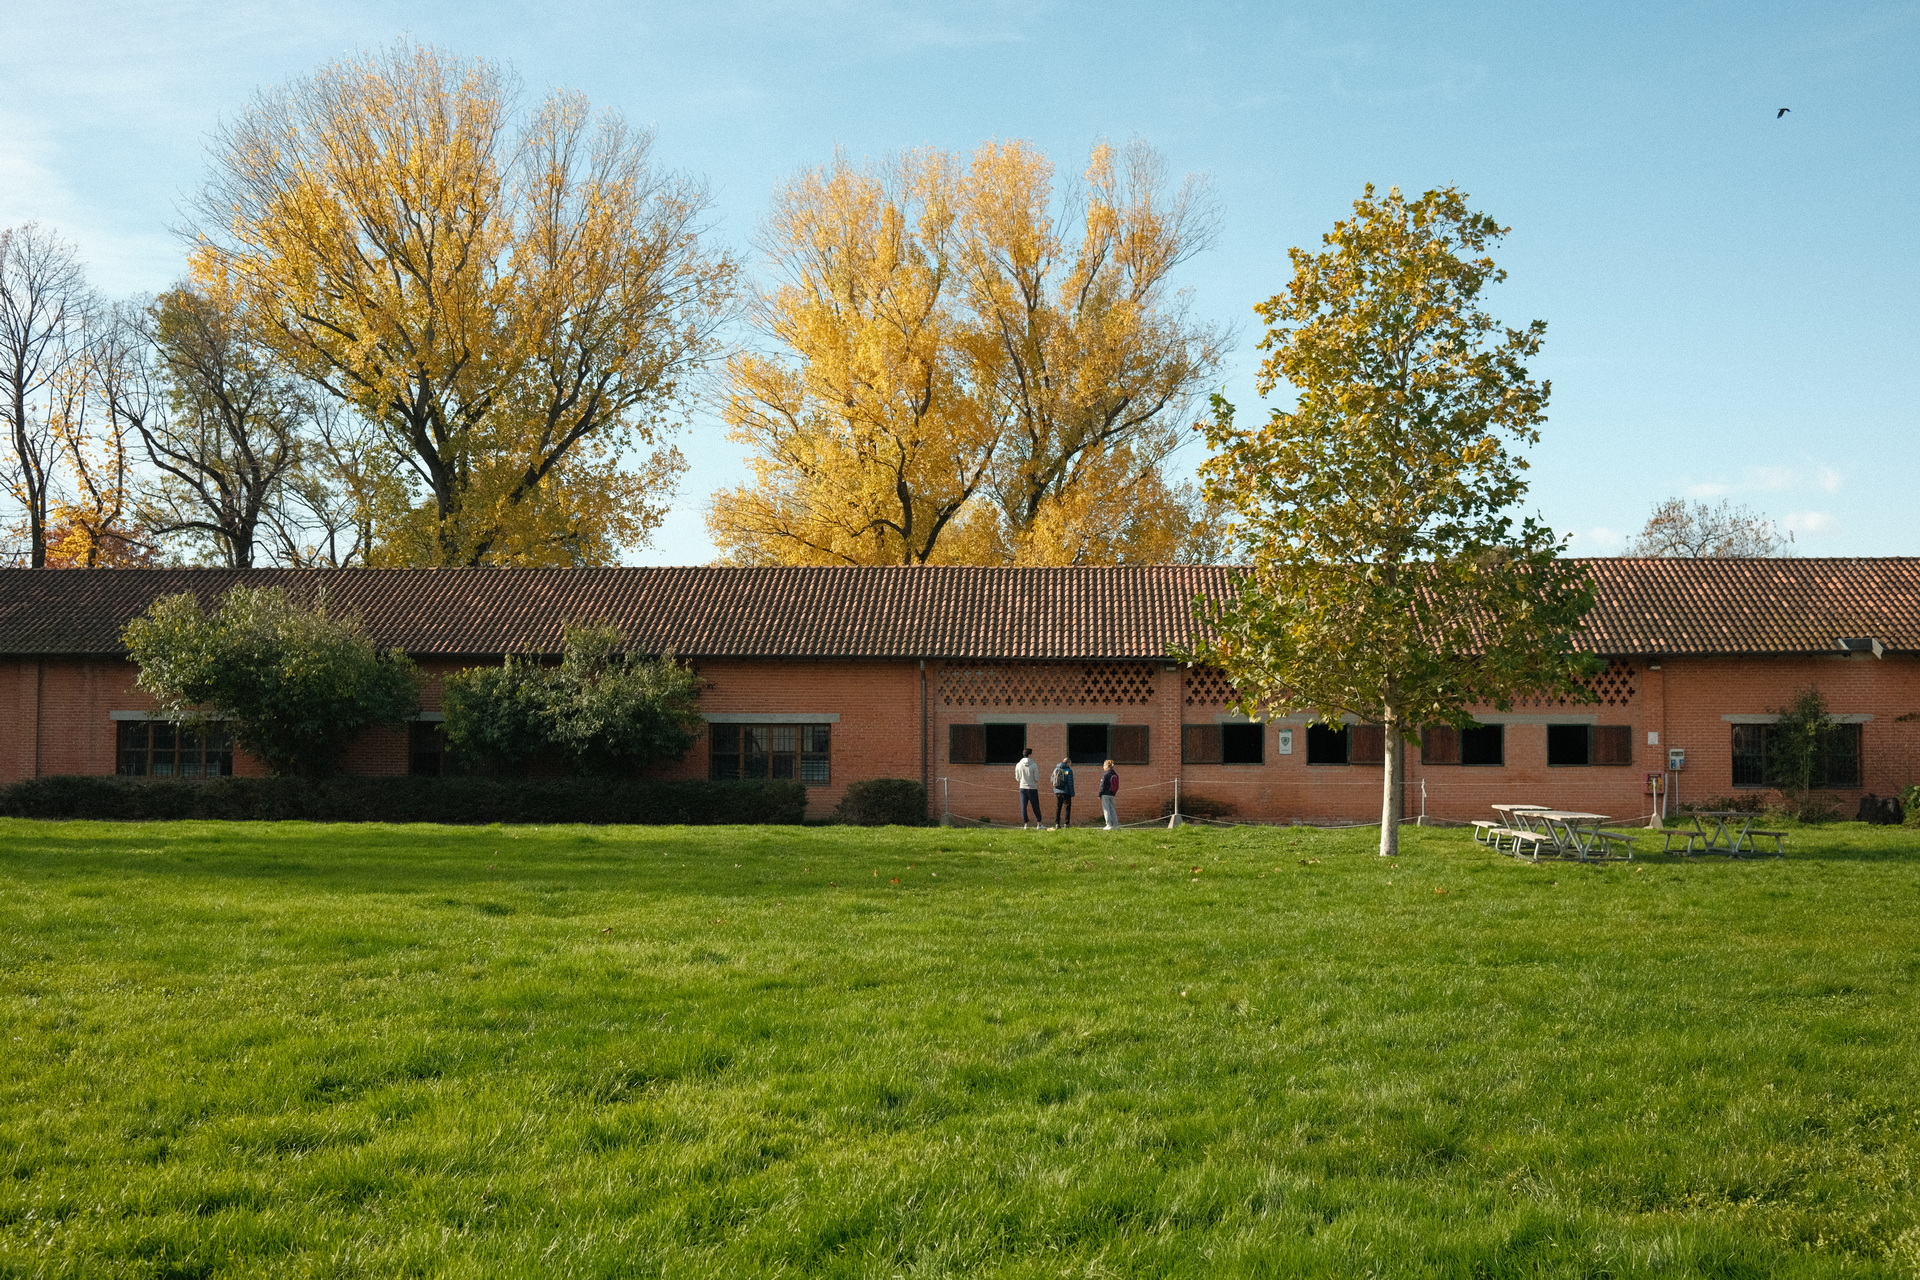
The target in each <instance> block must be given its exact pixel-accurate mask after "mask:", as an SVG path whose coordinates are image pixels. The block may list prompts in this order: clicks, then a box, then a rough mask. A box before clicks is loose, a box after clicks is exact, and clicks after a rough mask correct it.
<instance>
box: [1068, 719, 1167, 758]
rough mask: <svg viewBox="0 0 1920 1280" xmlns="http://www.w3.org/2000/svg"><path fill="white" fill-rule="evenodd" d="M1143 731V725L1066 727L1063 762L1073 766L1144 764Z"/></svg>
mask: <svg viewBox="0 0 1920 1280" xmlns="http://www.w3.org/2000/svg"><path fill="white" fill-rule="evenodd" d="M1147 730H1148V726H1146V725H1144V724H1070V725H1068V726H1067V759H1069V760H1071V761H1073V763H1075V764H1104V763H1105V762H1106V761H1108V760H1112V761H1113V762H1114V763H1115V764H1146V763H1147V736H1148V734H1147Z"/></svg>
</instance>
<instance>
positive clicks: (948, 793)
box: [940, 778, 953, 827]
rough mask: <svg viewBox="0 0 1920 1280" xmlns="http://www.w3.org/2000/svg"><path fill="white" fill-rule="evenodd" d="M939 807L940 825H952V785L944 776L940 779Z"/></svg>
mask: <svg viewBox="0 0 1920 1280" xmlns="http://www.w3.org/2000/svg"><path fill="white" fill-rule="evenodd" d="M940 808H941V814H940V825H941V826H943V827H950V826H952V825H953V787H952V786H951V785H950V784H949V783H948V781H947V779H945V778H942V779H940Z"/></svg>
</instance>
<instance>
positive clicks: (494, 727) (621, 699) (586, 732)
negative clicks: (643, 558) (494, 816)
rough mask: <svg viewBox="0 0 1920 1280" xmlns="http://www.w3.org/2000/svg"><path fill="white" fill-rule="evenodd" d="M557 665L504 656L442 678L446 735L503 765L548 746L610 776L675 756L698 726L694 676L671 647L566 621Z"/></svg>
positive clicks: (578, 765)
mask: <svg viewBox="0 0 1920 1280" xmlns="http://www.w3.org/2000/svg"><path fill="white" fill-rule="evenodd" d="M565 634H566V640H565V648H564V651H563V655H562V657H561V661H560V665H559V666H558V667H544V666H541V665H539V664H538V663H533V662H528V661H525V660H516V659H514V658H512V657H509V658H508V659H507V660H506V661H505V662H504V663H503V664H502V665H500V666H498V667H476V668H471V669H469V670H466V671H462V672H457V673H455V674H454V675H451V676H449V677H448V678H447V680H446V682H445V686H444V688H445V707H446V716H447V719H446V735H447V742H448V743H449V745H451V746H452V747H453V748H454V750H455V751H457V752H459V753H460V754H461V755H463V756H464V757H466V758H467V759H469V760H474V761H477V762H480V763H485V764H490V765H492V766H494V767H496V768H500V769H505V770H508V771H514V770H518V769H519V768H521V767H522V766H524V765H525V763H526V762H527V760H529V759H530V758H532V757H534V756H537V755H540V754H543V753H549V752H550V753H553V754H556V755H559V756H562V757H564V758H565V759H566V760H567V761H568V762H569V763H570V764H571V765H572V767H573V769H574V770H575V771H576V772H581V773H596V774H609V773H619V772H623V771H626V770H630V769H642V768H646V767H647V766H649V765H653V764H658V763H660V762H661V761H665V760H677V759H679V758H680V757H682V756H684V755H685V754H686V753H687V750H688V748H690V747H691V746H692V745H693V742H694V739H695V737H696V736H697V735H698V733H699V730H700V728H701V724H702V722H701V719H700V712H699V698H700V679H699V677H698V676H697V675H695V674H694V672H693V671H692V670H691V669H689V668H687V667H685V666H682V665H681V664H680V663H678V662H676V661H675V660H674V657H673V655H672V654H670V653H668V654H662V655H660V656H659V657H657V658H649V657H647V656H645V655H643V654H637V653H631V652H626V651H625V645H626V638H625V637H624V636H622V635H621V633H620V630H619V628H617V627H614V626H612V625H610V624H603V625H599V626H584V627H571V626H570V627H568V628H567V629H566V633H565Z"/></svg>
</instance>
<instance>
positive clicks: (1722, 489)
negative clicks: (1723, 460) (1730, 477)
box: [1687, 481, 1733, 498]
mask: <svg viewBox="0 0 1920 1280" xmlns="http://www.w3.org/2000/svg"><path fill="white" fill-rule="evenodd" d="M1732 492H1733V486H1732V485H1730V484H1719V483H1715V482H1711V481H1710V482H1708V483H1706V484H1690V485H1688V486H1687V496H1688V497H1689V498H1724V497H1726V496H1727V495H1728V494H1729V493H1732Z"/></svg>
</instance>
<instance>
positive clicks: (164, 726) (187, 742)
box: [119, 720, 233, 778]
mask: <svg viewBox="0 0 1920 1280" xmlns="http://www.w3.org/2000/svg"><path fill="white" fill-rule="evenodd" d="M119 725H120V772H121V773H122V774H124V775H125V776H127V777H130V778H225V777H229V776H231V775H232V773H233V737H232V735H231V734H229V733H228V732H227V726H226V725H224V724H221V723H220V722H219V721H217V720H216V721H213V722H211V723H208V724H202V725H181V724H175V723H173V722H172V721H171V720H122V721H120V722H119Z"/></svg>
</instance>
